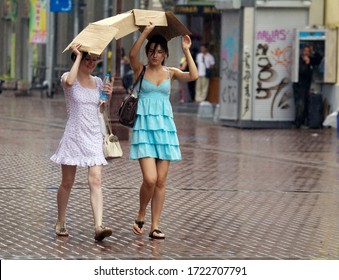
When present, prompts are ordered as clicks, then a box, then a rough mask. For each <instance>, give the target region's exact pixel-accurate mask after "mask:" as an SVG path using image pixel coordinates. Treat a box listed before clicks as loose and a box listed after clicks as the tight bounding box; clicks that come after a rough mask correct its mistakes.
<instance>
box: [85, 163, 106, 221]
mask: <svg viewBox="0 0 339 280" xmlns="http://www.w3.org/2000/svg"><path fill="white" fill-rule="evenodd" d="M101 173H102V166H91V167H89V168H88V185H89V191H90V200H91V206H92V210H93V216H94V226H95V228H98V227H100V226H101V224H102V215H103V197H102V189H101Z"/></svg>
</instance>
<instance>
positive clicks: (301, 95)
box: [293, 45, 313, 128]
mask: <svg viewBox="0 0 339 280" xmlns="http://www.w3.org/2000/svg"><path fill="white" fill-rule="evenodd" d="M312 75H313V66H312V63H311V48H310V47H309V46H308V45H305V46H304V47H303V48H302V50H301V52H300V57H299V78H298V82H297V83H293V95H294V103H295V126H296V128H300V127H302V126H306V127H307V125H308V102H309V95H310V89H311V83H312Z"/></svg>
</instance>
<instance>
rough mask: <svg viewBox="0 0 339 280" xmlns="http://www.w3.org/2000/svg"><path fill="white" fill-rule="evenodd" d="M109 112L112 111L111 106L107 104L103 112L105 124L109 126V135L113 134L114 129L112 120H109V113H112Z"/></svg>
mask: <svg viewBox="0 0 339 280" xmlns="http://www.w3.org/2000/svg"><path fill="white" fill-rule="evenodd" d="M109 112H110V108H109V106H107V107H106V106H105V107H104V111H103V112H102V114H103V115H104V120H105V125H106V127H108V131H109V135H111V134H113V131H112V127H111V122H110V120H109V115H110V114H109Z"/></svg>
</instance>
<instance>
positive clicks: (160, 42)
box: [145, 35, 169, 65]
mask: <svg viewBox="0 0 339 280" xmlns="http://www.w3.org/2000/svg"><path fill="white" fill-rule="evenodd" d="M153 43H154V50H156V48H157V47H158V46H160V47H161V48H162V49H163V50H164V51H165V53H166V57H169V52H168V46H167V40H166V39H165V38H164V37H163V36H161V35H154V36H152V37H151V38H150V39H149V40H148V42H147V44H146V47H145V51H146V55H147V54H148V51H149V49H150V47H151V44H153ZM164 63H165V61H163V62H162V65H164Z"/></svg>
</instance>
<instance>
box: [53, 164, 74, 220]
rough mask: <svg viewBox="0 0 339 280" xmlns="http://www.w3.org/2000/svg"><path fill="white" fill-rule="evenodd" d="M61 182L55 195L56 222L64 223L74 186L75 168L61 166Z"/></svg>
mask: <svg viewBox="0 0 339 280" xmlns="http://www.w3.org/2000/svg"><path fill="white" fill-rule="evenodd" d="M61 172H62V180H61V184H60V187H59V189H58V193H57V204H58V222H65V221H66V208H67V204H68V200H69V196H70V194H71V190H72V186H73V184H74V179H75V173H76V166H71V165H61Z"/></svg>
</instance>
